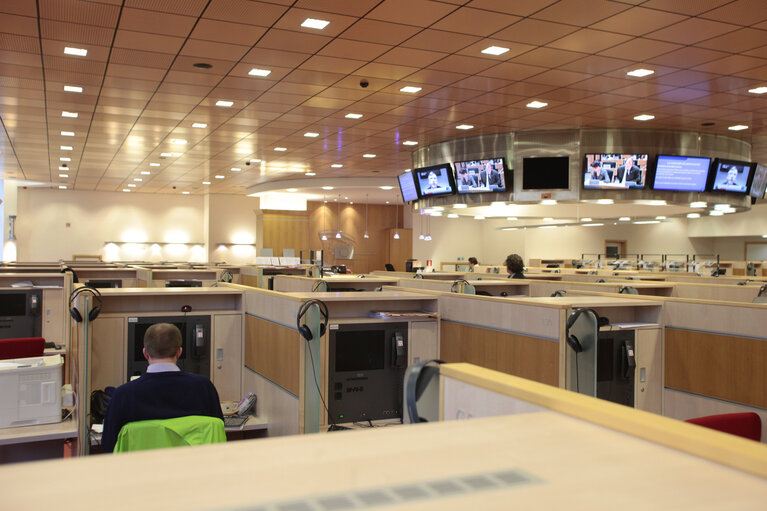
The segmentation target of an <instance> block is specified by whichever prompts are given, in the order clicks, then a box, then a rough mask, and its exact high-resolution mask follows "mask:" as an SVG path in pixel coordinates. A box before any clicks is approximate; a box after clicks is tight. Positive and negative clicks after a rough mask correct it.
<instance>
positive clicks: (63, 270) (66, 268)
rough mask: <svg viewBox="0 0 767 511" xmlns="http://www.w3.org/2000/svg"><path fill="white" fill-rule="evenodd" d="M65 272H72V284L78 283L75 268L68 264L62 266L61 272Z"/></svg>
mask: <svg viewBox="0 0 767 511" xmlns="http://www.w3.org/2000/svg"><path fill="white" fill-rule="evenodd" d="M67 272H69V273H71V274H72V283H73V284H79V283H80V281H79V280H78V279H77V273H75V270H73V269H72V268H70V267H69V266H64V267H63V268H61V273H67Z"/></svg>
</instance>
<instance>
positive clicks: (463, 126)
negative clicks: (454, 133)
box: [455, 124, 474, 130]
mask: <svg viewBox="0 0 767 511" xmlns="http://www.w3.org/2000/svg"><path fill="white" fill-rule="evenodd" d="M473 127H474V125H472V124H459V125H458V126H456V127H455V129H457V130H470V129H472V128H473Z"/></svg>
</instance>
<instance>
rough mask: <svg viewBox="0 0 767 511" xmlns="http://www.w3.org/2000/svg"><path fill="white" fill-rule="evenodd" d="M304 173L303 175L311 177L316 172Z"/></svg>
mask: <svg viewBox="0 0 767 511" xmlns="http://www.w3.org/2000/svg"><path fill="white" fill-rule="evenodd" d="M304 175H305V176H309V177H312V176H316V175H317V174H316V173H314V172H307V173H306V174H304Z"/></svg>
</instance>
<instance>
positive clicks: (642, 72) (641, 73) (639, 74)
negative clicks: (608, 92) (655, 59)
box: [626, 68, 655, 78]
mask: <svg viewBox="0 0 767 511" xmlns="http://www.w3.org/2000/svg"><path fill="white" fill-rule="evenodd" d="M626 74H627V75H629V76H634V77H636V78H643V77H645V76H650V75H652V74H655V71H653V70H652V69H642V68H639V69H634V70H633V71H629V72H627V73H626Z"/></svg>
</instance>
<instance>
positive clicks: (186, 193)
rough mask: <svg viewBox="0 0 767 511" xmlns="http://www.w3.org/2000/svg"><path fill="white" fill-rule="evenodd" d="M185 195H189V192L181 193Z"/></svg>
mask: <svg viewBox="0 0 767 511" xmlns="http://www.w3.org/2000/svg"><path fill="white" fill-rule="evenodd" d="M181 193H182V194H183V195H189V192H181Z"/></svg>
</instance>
